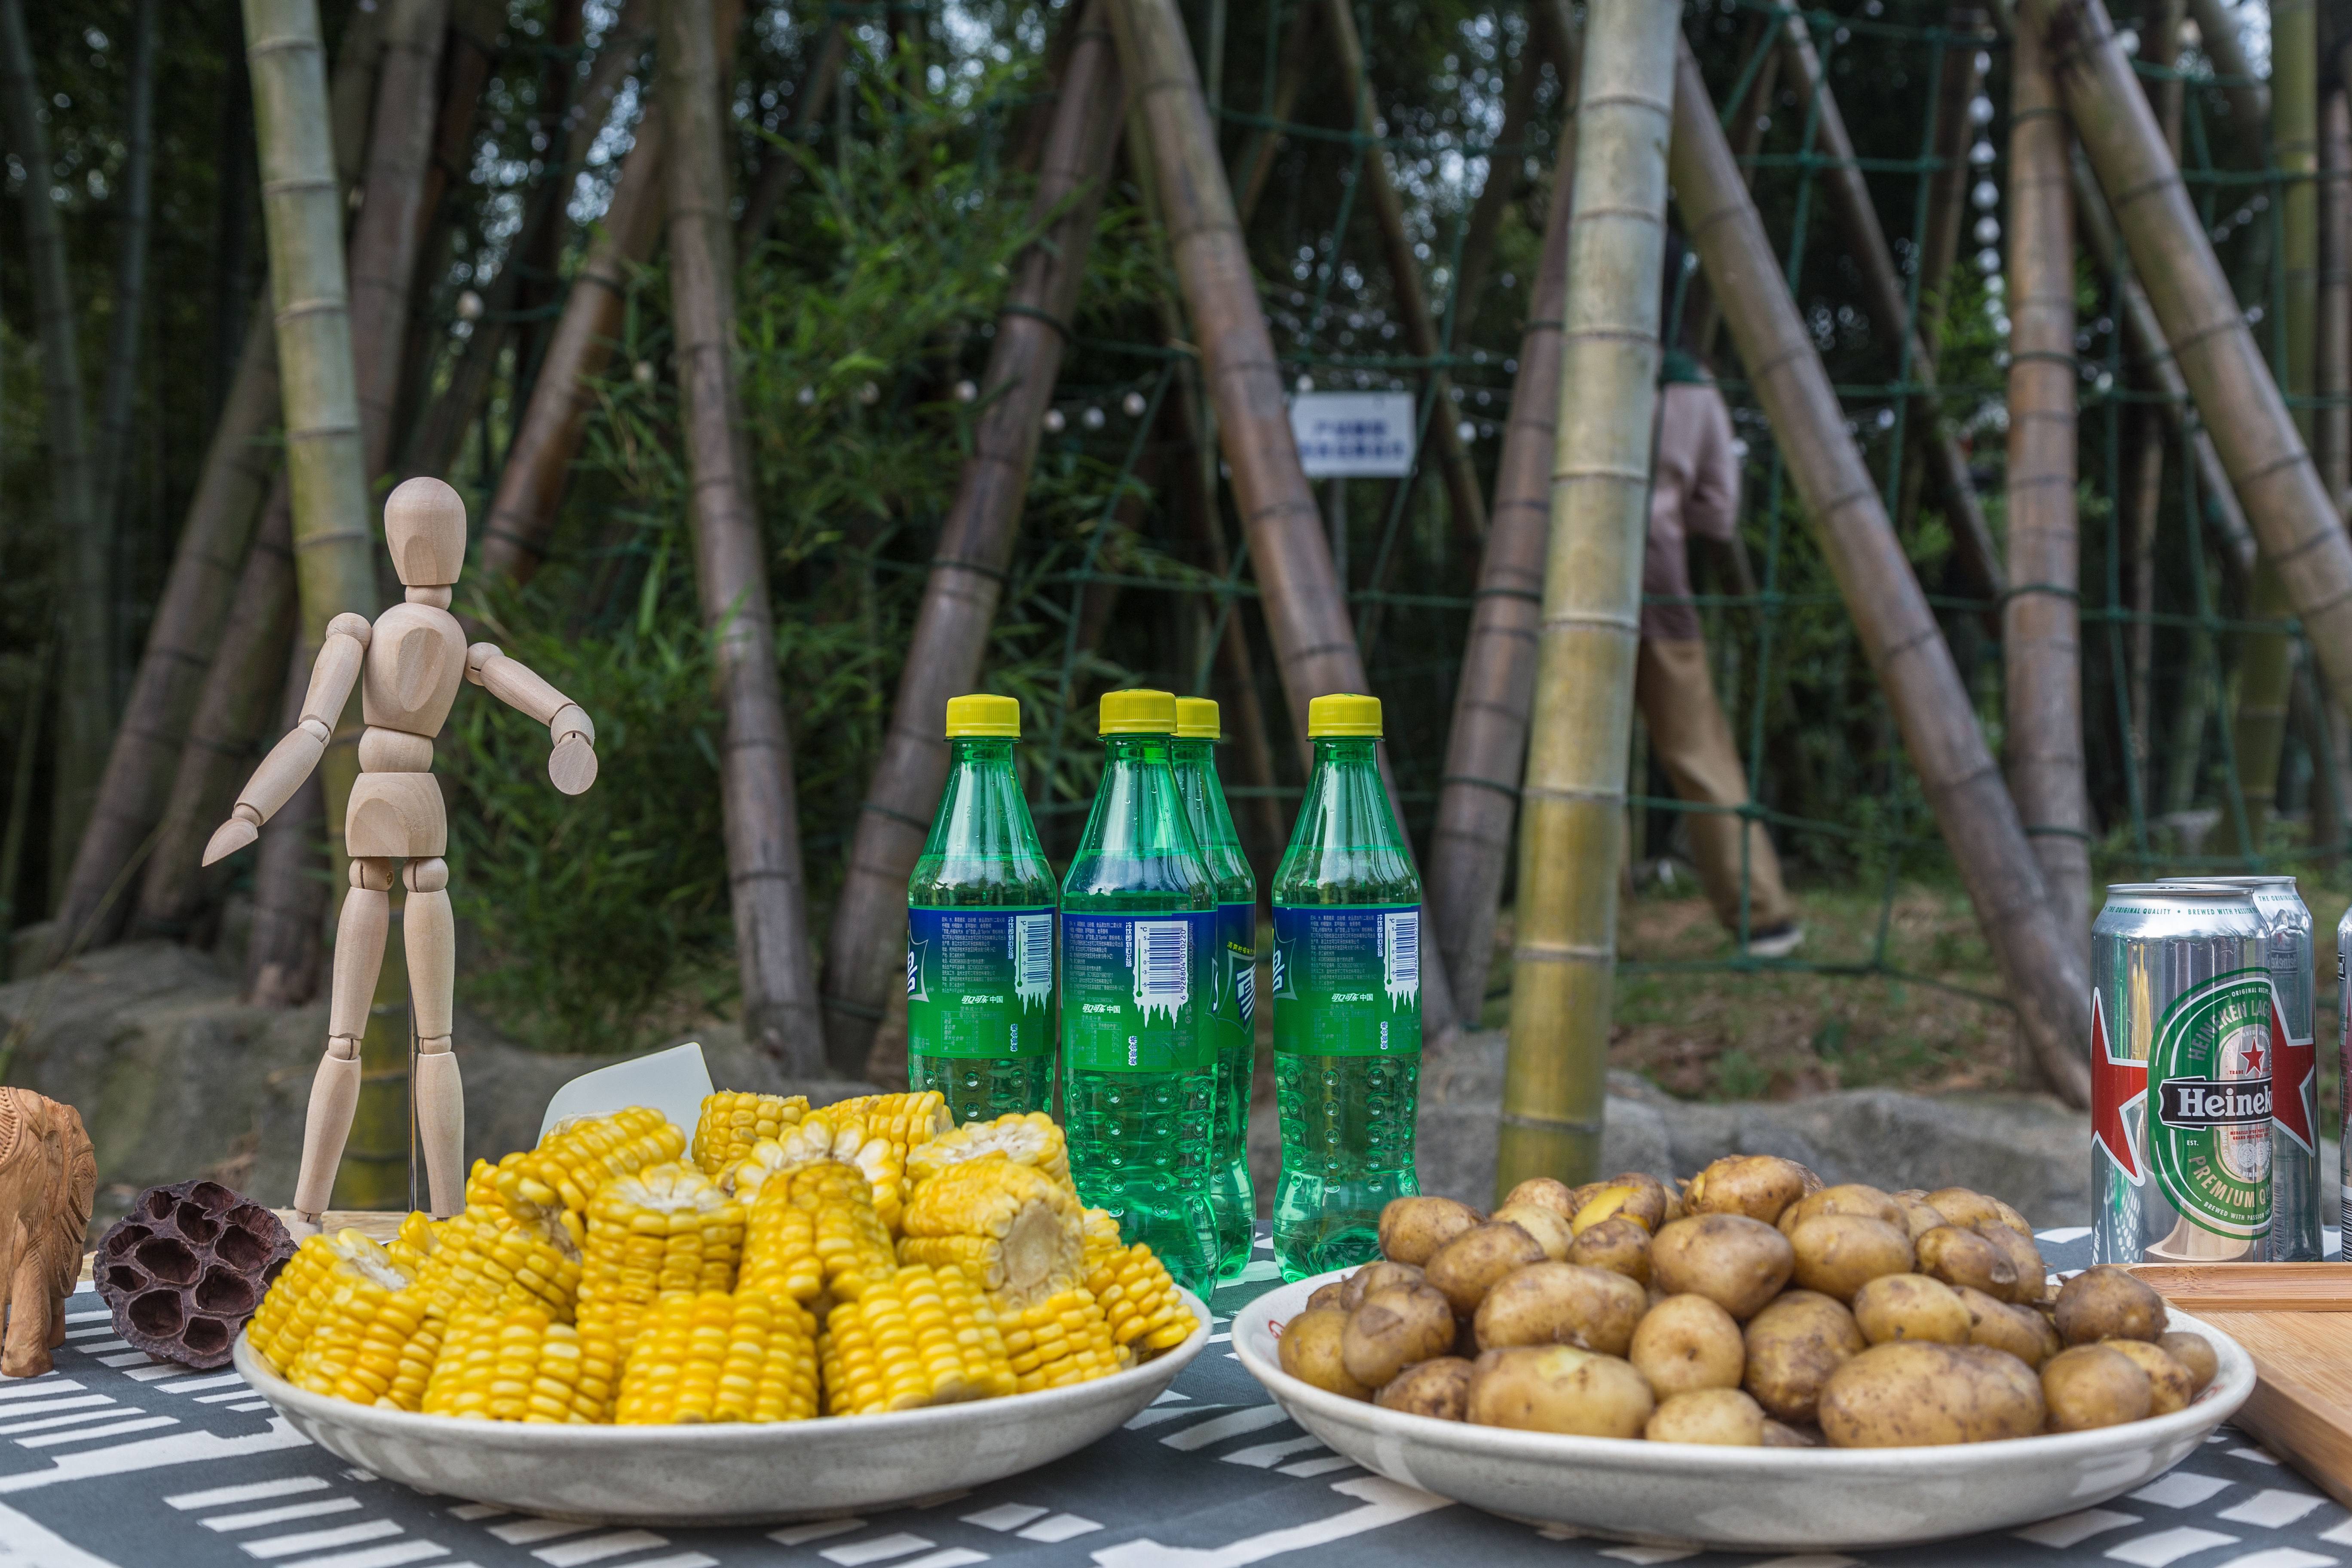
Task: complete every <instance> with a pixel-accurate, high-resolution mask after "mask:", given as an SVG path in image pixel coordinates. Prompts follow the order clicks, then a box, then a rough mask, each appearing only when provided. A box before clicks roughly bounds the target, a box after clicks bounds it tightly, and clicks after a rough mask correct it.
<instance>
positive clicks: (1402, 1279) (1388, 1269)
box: [1308, 1258, 1427, 1312]
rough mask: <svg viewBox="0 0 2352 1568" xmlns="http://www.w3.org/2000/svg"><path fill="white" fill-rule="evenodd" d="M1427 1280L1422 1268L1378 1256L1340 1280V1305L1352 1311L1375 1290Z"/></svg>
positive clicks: (1311, 1301)
mask: <svg viewBox="0 0 2352 1568" xmlns="http://www.w3.org/2000/svg"><path fill="white" fill-rule="evenodd" d="M1426 1282H1427V1281H1425V1280H1424V1279H1423V1278H1422V1273H1421V1270H1420V1269H1418V1268H1414V1267H1413V1266H1412V1264H1410V1263H1391V1262H1390V1261H1389V1260H1388V1259H1387V1258H1374V1259H1373V1260H1372V1261H1371V1262H1370V1263H1367V1264H1365V1265H1364V1266H1363V1267H1362V1268H1359V1269H1357V1270H1356V1271H1355V1272H1354V1273H1353V1274H1350V1275H1349V1276H1348V1277H1347V1278H1346V1279H1342V1280H1340V1281H1339V1306H1340V1309H1341V1310H1344V1311H1349V1312H1352V1311H1354V1310H1356V1309H1357V1308H1359V1307H1360V1306H1362V1305H1363V1304H1364V1298H1365V1297H1367V1296H1369V1295H1370V1294H1371V1293H1372V1292H1373V1291H1375V1290H1391V1289H1396V1288H1398V1287H1399V1286H1406V1287H1410V1286H1413V1285H1421V1284H1425V1283H1426ZM1320 1293H1321V1292H1319V1291H1318V1292H1317V1294H1318V1295H1319V1294H1320ZM1308 1304H1309V1305H1310V1306H1311V1305H1313V1300H1312V1298H1309V1300H1308Z"/></svg>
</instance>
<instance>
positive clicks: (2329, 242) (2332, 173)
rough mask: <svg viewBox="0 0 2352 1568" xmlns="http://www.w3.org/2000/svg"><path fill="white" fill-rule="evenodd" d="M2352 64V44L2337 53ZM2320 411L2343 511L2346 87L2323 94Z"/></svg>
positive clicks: (2349, 478)
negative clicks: (2322, 404)
mask: <svg viewBox="0 0 2352 1568" xmlns="http://www.w3.org/2000/svg"><path fill="white" fill-rule="evenodd" d="M2341 58H2342V59H2343V61H2344V63H2345V64H2346V65H2352V44H2347V47H2346V49H2345V52H2344V55H2343V56H2342V57H2341ZM2319 168H2320V174H2321V184H2320V189H2319V200H2320V220H2319V242H2320V247H2319V256H2320V262H2319V320H2318V326H2317V334H2318V338H2319V359H2318V364H2317V367H2316V374H2317V377H2318V390H2319V395H2320V396H2322V397H2325V398H2329V399H2332V400H2333V401H2331V402H2330V403H2329V404H2328V405H2327V406H2326V407H2325V408H2322V409H2320V410H2319V417H2318V426H2319V428H2318V440H2317V442H2316V443H2315V446H2316V447H2317V457H2318V460H2319V474H2320V479H2321V481H2322V482H2323V483H2324V484H2326V487H2327V495H2328V499H2329V500H2332V501H2334V502H2335V503H2336V510H2337V511H2338V512H2339V513H2341V512H2342V511H2343V510H2345V508H2346V506H2347V501H2352V405H2347V402H2346V401H2345V400H2346V399H2347V397H2352V105H2347V100H2346V89H2344V88H2341V87H2339V88H2337V89H2335V90H2334V91H2332V92H2330V93H2329V94H2328V95H2327V102H2326V106H2325V108H2324V109H2323V110H2322V112H2321V116H2320V135H2319Z"/></svg>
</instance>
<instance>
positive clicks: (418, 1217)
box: [383, 1210, 441, 1279]
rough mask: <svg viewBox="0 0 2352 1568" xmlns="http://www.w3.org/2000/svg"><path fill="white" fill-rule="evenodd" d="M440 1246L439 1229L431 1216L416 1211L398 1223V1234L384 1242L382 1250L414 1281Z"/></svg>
mask: <svg viewBox="0 0 2352 1568" xmlns="http://www.w3.org/2000/svg"><path fill="white" fill-rule="evenodd" d="M440 1245H441V1235H440V1227H439V1226H436V1224H435V1223H434V1220H433V1216H432V1215H429V1214H426V1213H425V1212H424V1211H422V1210H418V1211H416V1212H415V1213H412V1214H411V1215H409V1216H408V1217H407V1218H406V1219H404V1220H402V1221H401V1222H400V1231H399V1234H398V1235H396V1236H394V1237H393V1238H392V1239H391V1240H390V1241H388V1242H385V1243H384V1246H383V1249H384V1250H385V1251H386V1252H389V1253H390V1254H392V1260H393V1261H394V1263H397V1264H399V1265H400V1266H401V1268H404V1269H405V1270H406V1271H407V1272H408V1275H409V1277H410V1278H411V1279H414V1278H415V1276H416V1273H417V1271H418V1270H420V1269H422V1268H424V1267H425V1259H426V1258H430V1257H432V1256H433V1254H434V1251H435V1250H436V1248H438V1247H440Z"/></svg>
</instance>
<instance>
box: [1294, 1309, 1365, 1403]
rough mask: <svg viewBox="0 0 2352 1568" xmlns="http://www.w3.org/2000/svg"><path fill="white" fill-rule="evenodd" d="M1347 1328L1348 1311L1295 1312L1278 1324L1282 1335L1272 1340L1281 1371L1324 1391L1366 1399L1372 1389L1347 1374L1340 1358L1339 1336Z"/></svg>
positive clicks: (1346, 1369) (1346, 1368)
mask: <svg viewBox="0 0 2352 1568" xmlns="http://www.w3.org/2000/svg"><path fill="white" fill-rule="evenodd" d="M1347 1330H1348V1314H1347V1313H1345V1312H1342V1311H1340V1310H1338V1309H1337V1308H1334V1307H1323V1308H1319V1309H1318V1310H1314V1311H1308V1312H1301V1313H1299V1314H1298V1316H1297V1317H1295V1318H1293V1319H1291V1320H1290V1321H1288V1322H1286V1323H1285V1324H1283V1325H1282V1338H1281V1339H1279V1340H1277V1341H1276V1350H1277V1351H1278V1352H1280V1360H1281V1362H1282V1370H1283V1371H1285V1372H1286V1373H1289V1374H1290V1375H1291V1376H1293V1377H1295V1378H1297V1379H1298V1380H1299V1381H1300V1382H1301V1383H1311V1384H1314V1385H1315V1386H1316V1387H1318V1388H1319V1389H1322V1390H1323V1391H1324V1392H1325V1393H1327V1394H1339V1395H1341V1396H1342V1397H1344V1398H1348V1399H1370V1397H1371V1396H1372V1391H1371V1390H1370V1389H1369V1388H1366V1387H1365V1386H1364V1385H1363V1384H1360V1383H1358V1382H1357V1381H1356V1380H1355V1379H1354V1378H1352V1377H1350V1376H1349V1375H1348V1365H1347V1363H1346V1362H1344V1361H1343V1360H1341V1359H1340V1354H1339V1339H1340V1336H1341V1335H1343V1334H1345V1333H1346V1332H1347Z"/></svg>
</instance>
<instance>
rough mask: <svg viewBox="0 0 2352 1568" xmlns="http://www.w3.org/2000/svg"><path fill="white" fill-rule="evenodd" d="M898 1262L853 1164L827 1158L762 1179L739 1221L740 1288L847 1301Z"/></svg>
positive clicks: (812, 1302)
mask: <svg viewBox="0 0 2352 1568" xmlns="http://www.w3.org/2000/svg"><path fill="white" fill-rule="evenodd" d="M896 1268H898V1259H897V1258H894V1257H893V1256H892V1255H891V1251H890V1235H889V1232H887V1230H885V1229H884V1228H883V1227H882V1222H881V1220H880V1218H879V1217H878V1216H877V1215H876V1214H875V1212H874V1192H873V1188H872V1187H871V1186H869V1185H868V1184H867V1183H866V1177H865V1176H864V1175H863V1174H862V1173H860V1172H859V1171H858V1169H857V1168H856V1166H855V1165H845V1164H843V1163H840V1162H838V1161H834V1160H827V1161H825V1162H824V1163H820V1164H814V1165H803V1166H799V1167H796V1168H794V1169H792V1170H788V1171H784V1172H782V1173H778V1174H776V1175H774V1176H772V1177H770V1178H769V1179H768V1181H767V1182H766V1184H763V1185H762V1186H761V1188H760V1192H759V1196H758V1197H756V1198H754V1199H753V1200H752V1202H751V1214H750V1215H749V1217H748V1220H747V1223H746V1225H745V1227H744V1238H743V1267H742V1271H741V1275H740V1282H741V1287H742V1289H746V1290H759V1291H763V1292H765V1293H767V1294H768V1295H771V1296H788V1297H790V1298H791V1299H792V1300H795V1301H798V1302H800V1303H801V1304H802V1305H803V1306H806V1307H810V1308H812V1309H814V1310H823V1309H824V1307H826V1306H828V1305H830V1303H829V1302H826V1301H823V1300H820V1298H821V1297H824V1296H826V1295H831V1296H834V1297H837V1298H839V1299H841V1300H855V1299H856V1297H857V1296H859V1295H860V1294H862V1293H863V1292H864V1290H865V1289H866V1285H867V1284H868V1282H870V1281H872V1280H874V1279H887V1278H889V1276H890V1275H891V1273H892V1272H893V1271H895V1270H896Z"/></svg>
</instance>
